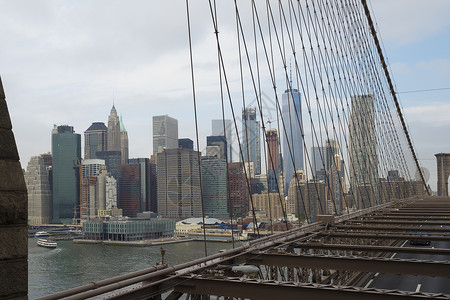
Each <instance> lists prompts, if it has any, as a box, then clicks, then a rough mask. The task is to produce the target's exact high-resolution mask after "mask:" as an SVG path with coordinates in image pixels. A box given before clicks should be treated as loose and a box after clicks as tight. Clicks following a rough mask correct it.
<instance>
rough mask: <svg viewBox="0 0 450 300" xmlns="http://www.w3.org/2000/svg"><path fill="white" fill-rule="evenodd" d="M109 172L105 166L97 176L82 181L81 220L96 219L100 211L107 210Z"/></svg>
mask: <svg viewBox="0 0 450 300" xmlns="http://www.w3.org/2000/svg"><path fill="white" fill-rule="evenodd" d="M108 178H111V177H109V176H108V172H107V171H106V167H105V166H104V165H103V166H102V167H101V169H100V170H98V171H97V172H96V173H95V175H92V176H89V177H87V178H83V179H82V186H81V195H82V197H81V207H80V219H81V220H83V221H86V220H88V219H92V218H96V217H97V216H98V211H99V210H105V209H106V195H107V194H106V181H107V179H108Z"/></svg>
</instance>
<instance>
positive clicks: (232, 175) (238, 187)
mask: <svg viewBox="0 0 450 300" xmlns="http://www.w3.org/2000/svg"><path fill="white" fill-rule="evenodd" d="M228 184H229V192H230V194H229V202H228V212H229V214H230V216H232V217H233V218H245V216H246V215H247V213H248V211H249V195H250V194H249V191H248V186H247V179H246V177H245V173H244V163H242V162H233V163H228Z"/></svg>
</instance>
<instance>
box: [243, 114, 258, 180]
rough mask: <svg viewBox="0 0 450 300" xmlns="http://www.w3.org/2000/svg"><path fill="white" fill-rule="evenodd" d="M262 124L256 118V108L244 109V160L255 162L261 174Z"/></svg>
mask: <svg viewBox="0 0 450 300" xmlns="http://www.w3.org/2000/svg"><path fill="white" fill-rule="evenodd" d="M260 132H261V131H260V124H259V121H257V120H256V109H255V108H245V109H243V110H242V152H243V153H242V154H243V156H244V161H252V162H254V163H255V174H261V137H260Z"/></svg>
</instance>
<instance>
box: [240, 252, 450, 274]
mask: <svg viewBox="0 0 450 300" xmlns="http://www.w3.org/2000/svg"><path fill="white" fill-rule="evenodd" d="M246 262H247V264H253V265H268V266H285V267H297V268H312V269H327V270H347V271H357V272H374V273H377V272H379V273H390V274H409V275H423V276H438V277H450V262H448V261H423V260H413V259H397V258H393V259H390V258H380V257H353V256H331V255H305V254H302V255H298V254H272V253H260V252H255V253H252V254H249V256H248V259H246Z"/></svg>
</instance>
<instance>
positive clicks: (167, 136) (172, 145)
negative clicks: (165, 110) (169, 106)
mask: <svg viewBox="0 0 450 300" xmlns="http://www.w3.org/2000/svg"><path fill="white" fill-rule="evenodd" d="M176 148H178V120H177V119H174V118H172V117H169V116H168V115H163V116H153V154H156V153H158V150H163V149H176Z"/></svg>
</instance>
